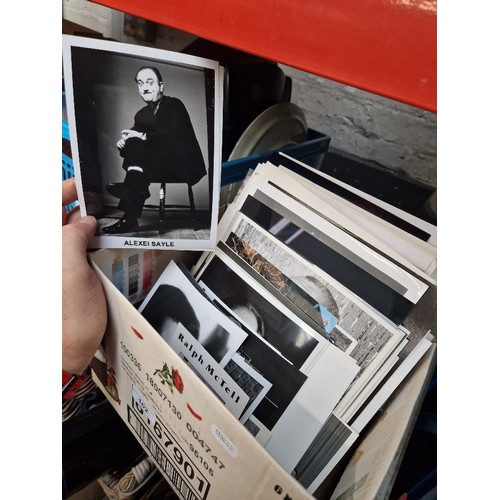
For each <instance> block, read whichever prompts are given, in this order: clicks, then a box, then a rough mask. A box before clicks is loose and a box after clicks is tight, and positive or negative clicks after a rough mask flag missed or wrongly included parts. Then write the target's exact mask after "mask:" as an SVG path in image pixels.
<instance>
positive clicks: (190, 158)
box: [103, 66, 206, 234]
mask: <svg viewBox="0 0 500 500" xmlns="http://www.w3.org/2000/svg"><path fill="white" fill-rule="evenodd" d="M135 81H136V83H137V87H138V90H139V94H140V96H141V97H142V99H143V100H144V102H145V103H146V106H144V107H143V108H142V109H140V110H139V111H138V112H137V113H136V115H135V118H134V125H133V127H132V128H131V129H127V130H123V131H122V136H121V138H120V140H119V141H118V142H117V147H118V150H119V152H120V156H122V157H123V169H124V170H125V171H126V175H125V180H124V182H123V183H113V184H108V185H107V186H106V189H107V191H108V192H109V193H110V194H112V195H113V196H115V197H117V198H120V203H119V205H118V208H119V209H120V210H123V212H124V213H123V217H122V218H121V219H120V220H119V221H118V222H116V223H115V224H113V225H111V226H108V227H105V228H103V232H105V233H107V234H119V233H127V232H133V231H136V230H137V229H138V227H139V225H138V218H139V217H140V216H141V214H142V209H143V207H144V202H145V201H146V199H147V198H149V196H150V192H149V184H150V182H151V181H152V180H153V179H154V178H155V177H157V176H158V175H159V174H160V175H163V173H164V172H166V171H167V173H168V182H186V183H188V184H190V185H193V184H196V183H197V182H198V181H200V180H201V179H202V178H203V177H204V176H205V175H206V168H205V162H204V160H203V155H202V152H201V148H200V145H199V143H198V140H197V138H196V135H195V132H194V129H193V125H192V123H191V119H190V117H189V114H188V112H187V109H186V107H185V106H184V104H183V103H182V101H181V100H180V99H178V98H176V97H169V96H165V95H163V89H164V84H163V78H162V76H161V74H160V72H159V71H158V69H157V68H155V67H146V66H145V67H142V68H141V69H140V70H139V71H138V72H137V74H136V77H135Z"/></svg>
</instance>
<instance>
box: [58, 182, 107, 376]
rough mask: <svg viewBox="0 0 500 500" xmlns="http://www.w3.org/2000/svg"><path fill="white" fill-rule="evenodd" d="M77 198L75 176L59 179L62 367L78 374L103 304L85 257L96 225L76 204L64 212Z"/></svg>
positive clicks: (100, 332)
mask: <svg viewBox="0 0 500 500" xmlns="http://www.w3.org/2000/svg"><path fill="white" fill-rule="evenodd" d="M76 199H77V194H76V184H75V179H74V178H72V179H67V180H65V181H63V183H62V204H63V207H62V369H63V370H64V371H65V372H67V373H70V374H72V375H81V374H82V373H83V372H84V371H85V369H86V368H87V366H88V365H89V364H90V362H91V360H92V358H93V356H94V354H95V352H96V350H97V348H98V347H99V344H100V343H101V341H102V338H103V336H104V331H105V330H106V324H107V306H106V298H105V296H104V291H103V289H102V285H101V282H100V280H99V278H98V277H97V275H96V274H95V272H94V271H93V269H92V268H91V267H90V264H89V262H88V260H87V246H88V244H89V242H90V241H91V240H92V237H93V236H94V234H95V231H96V229H97V220H96V219H95V217H92V216H85V217H81V216H80V208H79V207H76V208H74V209H73V210H72V211H71V212H70V213H69V214H67V213H66V209H65V208H64V206H65V205H69V204H70V203H72V202H73V201H75V200H76Z"/></svg>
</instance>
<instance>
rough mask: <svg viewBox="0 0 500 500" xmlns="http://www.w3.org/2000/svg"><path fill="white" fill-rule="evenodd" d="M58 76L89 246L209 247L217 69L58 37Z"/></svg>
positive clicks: (171, 55)
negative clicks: (93, 224) (90, 229)
mask: <svg viewBox="0 0 500 500" xmlns="http://www.w3.org/2000/svg"><path fill="white" fill-rule="evenodd" d="M63 65H64V66H63V69H64V77H65V78H64V81H65V89H64V90H65V96H66V106H67V110H68V121H69V127H70V136H71V146H72V156H73V164H74V168H75V177H76V181H77V191H78V202H79V204H80V207H81V210H82V213H83V214H85V215H93V216H95V217H96V218H97V219H98V222H99V227H98V230H97V232H96V236H95V238H94V242H93V243H94V244H95V245H97V246H99V247H102V248H122V247H125V248H126V247H130V246H141V247H150V248H157V249H176V250H190V249H197V250H208V249H211V248H213V246H214V243H215V236H216V224H217V217H218V198H219V190H220V163H221V162H220V154H221V130H222V121H221V111H220V110H221V108H222V106H221V99H222V93H221V84H222V81H221V80H222V79H221V76H222V69H221V67H220V66H219V64H218V63H217V62H215V61H211V60H208V59H203V58H199V57H194V56H190V55H186V54H180V53H176V52H170V51H166V50H161V49H156V48H148V47H141V46H136V45H128V44H124V43H119V42H111V41H107V40H99V39H91V38H83V37H75V36H65V37H64V38H63Z"/></svg>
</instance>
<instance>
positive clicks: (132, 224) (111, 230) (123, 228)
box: [102, 219, 139, 234]
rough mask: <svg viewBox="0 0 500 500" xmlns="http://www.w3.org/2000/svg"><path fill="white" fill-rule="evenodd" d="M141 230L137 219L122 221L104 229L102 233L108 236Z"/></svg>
mask: <svg viewBox="0 0 500 500" xmlns="http://www.w3.org/2000/svg"><path fill="white" fill-rule="evenodd" d="M138 229H139V224H138V223H137V219H120V220H119V221H118V222H116V223H115V224H113V225H111V226H107V227H103V228H102V232H103V233H107V234H120V233H131V232H133V231H137V230H138Z"/></svg>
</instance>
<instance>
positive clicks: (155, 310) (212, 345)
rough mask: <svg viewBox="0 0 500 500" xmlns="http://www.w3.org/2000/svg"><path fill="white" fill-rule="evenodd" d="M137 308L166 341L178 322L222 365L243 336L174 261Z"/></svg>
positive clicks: (239, 329) (236, 347)
mask: <svg viewBox="0 0 500 500" xmlns="http://www.w3.org/2000/svg"><path fill="white" fill-rule="evenodd" d="M138 311H139V312H140V313H141V314H142V316H144V318H146V320H147V321H148V322H149V324H150V325H151V326H152V327H153V328H154V329H155V330H156V331H157V332H158V333H159V334H160V335H161V337H162V338H163V339H164V340H165V341H166V342H167V343H168V342H169V341H170V340H171V338H172V336H173V335H174V333H175V331H176V328H177V325H178V324H179V323H181V324H182V325H183V326H184V328H186V329H187V330H188V331H189V332H190V334H191V335H192V336H193V337H194V338H195V339H196V341H197V342H199V343H200V344H201V345H202V346H203V348H204V349H206V351H207V352H208V353H209V354H210V355H211V356H212V358H213V359H214V360H215V361H216V362H217V363H218V364H219V365H220V366H222V367H224V366H225V365H226V363H227V362H228V361H229V360H230V359H231V358H232V356H233V355H234V354H235V353H236V351H237V349H238V348H239V347H240V345H241V344H242V342H243V341H244V340H245V338H246V336H247V334H246V333H245V332H244V331H243V330H241V328H239V327H238V326H237V325H236V324H235V323H234V322H233V321H231V319H230V318H228V317H227V316H226V315H225V314H224V313H222V312H221V311H220V310H219V309H218V308H217V307H215V306H214V305H213V304H212V303H211V302H210V300H208V299H207V298H206V297H205V296H204V295H203V293H202V292H200V291H199V290H198V288H197V287H196V286H194V285H193V284H192V283H191V281H190V280H189V279H188V278H187V277H186V276H185V274H184V273H183V272H182V271H181V270H180V268H179V266H178V265H177V264H176V263H175V262H174V261H171V262H170V263H169V265H168V266H167V268H166V269H165V271H164V272H163V273H162V275H161V276H160V278H159V279H158V281H157V282H156V283H155V285H154V287H153V288H152V289H151V291H150V292H149V294H148V295H147V296H146V298H145V299H144V302H142V304H141V306H140V307H139V309H138Z"/></svg>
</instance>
